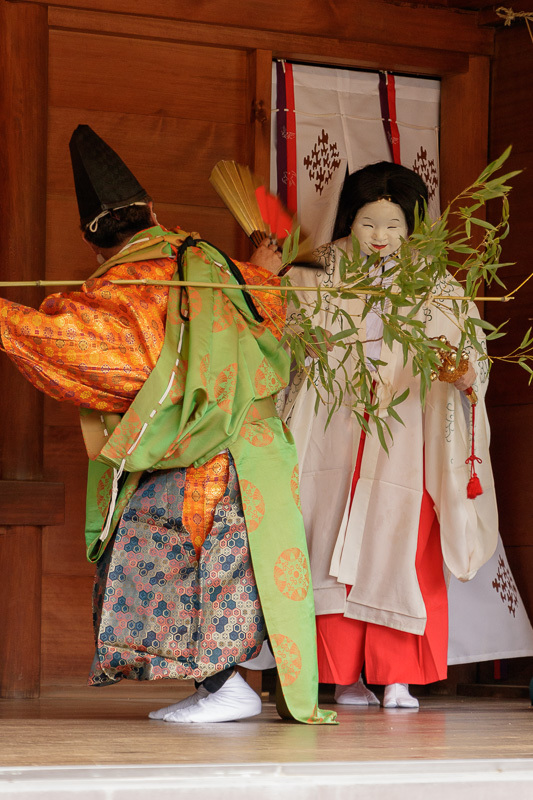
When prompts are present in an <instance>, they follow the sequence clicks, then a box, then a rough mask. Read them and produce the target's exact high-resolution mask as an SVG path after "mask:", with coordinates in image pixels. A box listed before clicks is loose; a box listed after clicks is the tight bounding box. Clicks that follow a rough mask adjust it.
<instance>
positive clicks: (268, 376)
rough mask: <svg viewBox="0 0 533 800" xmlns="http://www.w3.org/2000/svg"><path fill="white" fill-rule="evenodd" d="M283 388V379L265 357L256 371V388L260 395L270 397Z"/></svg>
mask: <svg viewBox="0 0 533 800" xmlns="http://www.w3.org/2000/svg"><path fill="white" fill-rule="evenodd" d="M279 389H281V381H280V379H279V378H278V376H277V375H276V373H275V372H274V370H273V369H272V367H271V366H270V364H269V363H268V361H267V360H266V358H264V359H263V360H262V361H261V363H260V365H259V367H258V368H257V371H256V373H255V390H256V392H257V394H258V395H259V396H260V397H268V396H269V395H271V394H274V393H275V392H277V391H278V390H279Z"/></svg>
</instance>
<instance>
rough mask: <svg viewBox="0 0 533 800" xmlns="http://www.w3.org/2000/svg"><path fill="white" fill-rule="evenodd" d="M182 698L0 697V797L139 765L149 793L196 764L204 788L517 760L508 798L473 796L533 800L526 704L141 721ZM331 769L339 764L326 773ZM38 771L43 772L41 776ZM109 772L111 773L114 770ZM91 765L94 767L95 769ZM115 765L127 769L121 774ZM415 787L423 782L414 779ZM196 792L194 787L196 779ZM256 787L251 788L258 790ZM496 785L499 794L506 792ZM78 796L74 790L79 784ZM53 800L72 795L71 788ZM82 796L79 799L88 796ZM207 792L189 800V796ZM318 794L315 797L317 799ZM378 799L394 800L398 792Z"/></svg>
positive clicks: (170, 691) (125, 693) (120, 689)
mask: <svg viewBox="0 0 533 800" xmlns="http://www.w3.org/2000/svg"><path fill="white" fill-rule="evenodd" d="M189 691H190V690H189V688H188V687H187V686H186V685H185V684H183V683H181V684H179V685H175V684H174V685H173V686H169V685H168V683H167V685H165V683H164V682H161V683H158V684H151V685H146V684H135V683H129V682H127V681H124V682H123V683H122V684H120V685H117V686H113V687H107V688H99V689H97V688H92V689H90V688H88V687H87V688H85V687H81V688H78V689H71V690H59V689H58V690H57V691H49V692H48V693H47V694H45V695H44V696H43V697H42V698H41V699H39V700H1V701H0V731H1V734H0V735H1V743H2V746H1V748H0V766H1V769H0V797H4V796H5V797H7V796H13V797H21V796H24V797H26V796H28V797H30V796H32V797H33V796H34V795H33V794H31V793H30V794H23V795H22V794H20V793H19V794H16V793H15V794H13V795H9V794H7V789H6V786H8V784H9V786H11V789H13V786H14V784H13V780H15V782H16V780H22V779H24V780H27V779H28V776H30V777H32V778H33V779H35V780H37V778H39V780H40V779H41V778H42V775H45V776H46V775H47V776H48V778H47V780H48V779H51V777H50V776H51V775H52V773H53V774H54V775H55V776H56V778H57V777H58V776H59V777H61V776H62V777H61V779H63V778H64V777H65V774H68V775H69V776H70V778H73V777H74V776H76V775H78V776H79V775H80V774H82V775H85V778H86V779H89V778H91V776H92V778H94V779H95V780H96V779H97V778H98V776H100V778H101V777H102V772H101V769H104V771H105V770H106V769H108V770H109V772H108V773H107V775H108V780H109V776H111V775H114V776H115V777H116V778H117V780H118V779H119V778H120V776H121V775H122V777H123V776H124V774H126V773H127V774H128V775H129V776H130V777H129V779H130V780H131V775H132V774H133V773H132V772H131V768H130V769H129V772H128V767H127V765H135V766H134V768H133V769H134V770H136V772H135V774H137V775H138V777H139V779H140V778H141V773H139V772H138V770H139V769H141V768H142V767H143V765H145V766H147V767H148V766H149V767H150V768H151V771H150V770H148V773H146V770H145V772H143V773H142V775H144V776H145V777H146V774H150V775H151V776H152V778H151V783H150V785H151V786H152V788H154V783H153V781H154V776H155V775H156V774H158V775H159V778H161V779H162V776H163V774H164V775H166V776H167V777H168V775H169V773H168V769H169V768H170V769H171V770H172V769H173V770H174V772H172V774H173V775H175V770H176V769H178V768H179V769H180V770H182V772H181V773H180V774H181V775H182V779H180V781H179V783H180V785H181V786H182V788H183V789H185V786H186V784H187V780H186V776H187V775H189V772H190V768H191V767H192V768H193V773H194V774H195V775H196V776H198V774H199V772H198V770H199V767H198V766H197V765H203V766H202V767H201V768H200V773H203V777H204V778H205V779H206V780H207V778H208V777H209V775H211V777H213V775H212V771H213V770H215V773H216V770H217V769H218V773H217V774H218V776H219V777H218V781H219V782H220V776H221V774H222V773H221V769H222V771H224V769H225V770H226V771H225V772H224V774H225V776H226V778H225V783H227V785H228V787H229V785H230V784H231V780H230V779H229V777H228V776H229V773H228V771H227V770H228V769H229V770H230V772H231V769H240V770H241V771H242V770H243V769H244V771H245V773H246V774H247V775H249V773H250V769H251V768H252V765H253V767H254V770H256V771H257V770H259V773H257V774H256V778H258V779H259V778H260V775H261V774H263V773H262V772H261V770H262V769H263V770H266V772H265V773H264V775H263V777H264V776H265V775H266V773H268V774H269V775H270V777H271V778H272V775H273V774H274V773H273V772H272V770H274V772H275V771H276V770H277V776H278V778H279V779H280V780H281V777H280V776H281V773H280V772H279V770H280V769H281V770H282V771H283V770H285V773H284V774H285V777H286V775H287V774H288V773H287V770H289V772H290V770H294V769H297V770H299V771H300V773H301V774H302V775H305V774H307V775H312V774H313V775H315V779H316V780H315V783H314V784H313V785H314V786H315V787H317V786H319V784H320V780H319V779H318V778H319V775H321V776H322V779H324V780H326V778H324V776H325V775H327V774H330V773H331V774H333V773H332V769H333V772H334V773H335V774H336V775H337V776H338V775H339V774H341V773H342V774H345V775H348V773H350V775H352V777H353V775H355V774H358V775H361V774H363V772H364V774H365V775H366V776H367V778H368V775H369V774H370V773H372V774H374V773H373V772H372V771H374V772H375V773H376V774H378V773H379V775H380V776H381V777H382V776H383V775H385V774H388V773H389V772H390V770H393V771H394V770H397V769H400V772H401V770H402V769H403V767H402V766H401V762H403V764H404V765H405V764H407V765H408V769H409V770H411V771H412V769H413V768H414V769H415V771H416V770H418V772H417V774H418V775H419V776H420V775H422V774H425V775H426V776H427V775H428V774H429V773H430V772H432V774H435V769H437V772H438V771H439V769H442V770H444V772H446V774H448V772H450V771H451V772H453V770H454V763H456V764H457V765H461V764H462V765H465V764H467V763H469V764H470V766H468V769H469V770H471V769H474V771H476V770H477V771H479V770H480V769H482V767H481V765H484V766H483V769H482V771H484V772H483V774H485V773H486V769H489V771H491V770H492V771H493V772H494V774H496V775H499V777H500V778H501V777H502V774H503V773H504V772H505V770H506V769H507V770H508V769H509V764H511V765H513V764H514V765H515V766H516V767H517V768H518V770H519V773H520V774H519V775H518V774H514V772H513V775H514V777H513V780H511V784H512V785H513V787H514V788H513V789H512V791H511V790H510V789H509V786H508V787H507V788H508V789H509V791H511V794H507V793H503V794H501V795H500V794H499V793H496V794H490V795H486V794H485V795H483V794H481V795H479V796H480V797H487V798H490V800H492V798H500V797H502V798H504V797H512V798H513V800H519V798H521V797H522V796H523V797H527V798H532V797H533V708H532V707H531V705H530V703H529V700H528V699H525V698H521V699H517V698H513V699H492V698H490V699H489V698H468V697H424V698H422V700H421V708H420V710H419V711H416V710H415V711H413V710H402V709H383V708H375V707H373V708H367V709H358V708H353V707H352V708H350V707H347V706H336V709H337V711H338V714H339V722H340V724H339V725H338V726H306V725H298V724H294V723H289V722H285V721H282V720H280V719H279V718H278V716H277V714H276V710H275V707H274V705H273V703H271V702H269V701H268V700H265V701H264V704H263V712H262V713H261V715H260V716H259V717H255V718H253V719H250V720H242V721H240V722H234V723H223V724H218V725H213V724H212V725H172V724H168V723H165V722H160V721H155V720H149V719H148V718H147V714H148V712H149V711H150V710H152V709H154V708H158V707H160V706H163V705H166V704H167V703H169V702H173V701H174V702H175V701H176V700H177V699H180V696H184V694H188V693H189ZM330 707H334V706H330ZM509 760H510V761H509ZM476 761H477V762H478V763H477V765H476ZM386 762H390V763H389V764H387V763H386ZM452 762H454V763H452ZM332 764H334V765H337V766H336V767H333V768H332ZM435 764H437V766H435ZM372 765H373V766H372ZM398 765H400V766H398ZM43 767H44V768H47V769H48V772H45V771H43V770H42V769H41V768H43ZM56 767H65V768H66V769H67V773H65V771H64V770H63V772H61V770H59V771H58V770H56V771H55V772H54V770H52V772H50V768H56ZM75 767H78V768H83V769H85V772H83V770H82V772H81V773H80V771H79V770H76V769H74V768H75ZM95 767H98V768H101V769H100V772H98V773H95V772H94V768H95ZM113 767H116V768H117V769H115V770H112V768H113ZM20 768H23V769H20ZM24 768H32V769H29V770H27V769H24ZM86 768H93V771H92V772H91V771H90V770H89V771H87V769H86ZM118 768H120V770H122V772H120V770H119V771H117V770H118ZM154 769H155V770H156V772H154V771H153V770H154ZM158 769H159V770H160V772H159V773H157V770H158ZM513 769H514V767H513ZM68 770H70V772H68ZM124 770H126V773H125V772H124ZM161 770H163V772H161ZM369 770H370V772H369ZM524 770H525V772H524ZM463 771H464V770H463ZM252 772H253V770H252ZM451 772H450V774H451ZM145 773H146V774H145ZM526 773H527V775H526ZM176 774H177V773H176ZM395 774H396V773H395ZM476 774H477V773H476ZM491 774H492V773H491ZM517 775H518V777H517ZM13 776H15V777H13ZM189 777H191V776H190V775H189ZM478 777H479V776H478ZM518 778H520V780H521V781H522V783H520V780H518ZM526 778H527V780H526ZM213 779H214V778H213ZM380 779H381V778H380ZM102 780H103V778H102ZM169 780H170V778H169ZM176 780H177V779H176ZM191 780H192V778H191ZM265 780H266V779H265ZM331 780H333V779H331ZM331 780H330V781H329V784H328V785H329V787H330V788H331V787H332V784H331ZM365 780H366V779H365ZM417 780H418V782H420V780H419V778H417ZM469 780H470V779H469ZM480 780H481V779H480V778H479V779H478V781H477V783H478V785H479V786H478V788H481V783H480ZM524 780H526V783H524ZM228 781H229V783H228ZM513 781H514V783H513ZM367 782H368V781H367ZM326 783H327V781H326ZM467 783H468V781H467ZM285 784H286V785H287V786H288V785H289V784H290V781H289V783H287V782H286V781H285ZM522 784H523V786H526V785H527V786H528V789H527V790H526V793H525V794H524V795H522V794H521V793H520V791H519V789H520V786H522ZM45 785H46V784H43V787H44V786H45ZM117 785H118V784H117ZM192 785H193V787H194V786H196V787H197V785H198V784H197V781H196V783H194V782H193V784H192ZM239 785H240V784H239ZM243 785H244V784H243ZM258 785H259V784H257V783H255V787H256V789H257V786H258ZM106 787H107V788H106V791H107V793H104V794H102V795H100V794H97V793H96V794H94V793H90V794H87V795H86V797H87V800H89V798H93V797H94V798H99V797H102V798H104V797H105V798H108V797H109V798H110V797H113V798H114V797H117V798H118V797H123V796H124V797H125V796H126V795H122V794H120V793H119V794H111V793H109V791H110V790H109V783H107V784H106ZM352 788H353V786H352ZM420 788H421V787H420ZM448 788H450V787H448ZM501 788H502V791H503V784H502V787H501ZM130 790H131V786H130ZM427 790H428V787H427V786H426V789H425V791H427ZM76 791H78V792H79V787H78V789H77V790H76ZM35 796H36V797H43V798H44V797H48V794H47V793H46V792H45V791H44V788H43V789H42V791H40V792H39V793H37V794H36V795H35ZM50 796H51V797H55V796H59V795H55V794H51V795H50ZM60 796H61V797H69V796H70V795H69V794H68V792H67V793H66V794H64V793H61V795H60ZM72 796H74V794H73V795H72ZM76 796H78V795H76ZM79 796H80V797H82V796H83V797H84V798H85V794H83V795H79ZM130 796H131V797H132V798H133V797H136V794H135V793H133V794H131V792H130ZM178 796H179V797H181V794H179V795H178V794H173V793H170V794H168V797H169V798H170V797H178ZM203 796H204V795H203V794H202V793H201V792H200V793H199V792H198V791H197V792H196V798H198V797H203ZM206 796H209V795H208V794H207V795H206ZM222 796H224V797H225V793H224V795H220V793H219V795H218V798H217V800H220V797H222ZM237 796H240V795H238V794H237V795H236V794H235V793H234V794H233V797H234V798H235V797H237ZM253 796H254V797H256V798H257V797H263V796H265V797H270V796H272V797H276V798H278V800H279V798H281V794H280V792H279V791H278V790H275V791H274V789H273V790H272V794H266V795H263V794H257V791H256V790H254V793H253ZM283 796H285V795H283ZM302 796H303V797H314V796H315V795H314V794H312V793H311V794H309V793H308V794H304V795H302ZM316 796H317V797H322V795H320V794H319V795H316ZM324 796H326V795H324ZM328 796H329V797H330V798H341V797H344V796H345V795H343V794H342V793H341V792H339V793H334V794H329V795H328ZM351 796H352V797H353V795H351ZM367 796H368V797H371V796H372V797H374V795H370V794H368V795H366V794H361V793H360V794H358V795H357V797H358V798H360V797H361V798H362V797H367ZM375 796H376V797H379V798H381V797H387V798H393V797H394V798H395V797H396V794H383V795H375ZM400 796H403V795H398V797H400ZM405 796H409V797H410V798H413V797H415V796H418V795H415V794H414V793H413V790H412V787H411V789H410V790H409V793H408V794H406V795H405ZM465 796H468V797H469V798H470V800H472V798H474V797H478V795H477V794H476V793H475V792H474V793H472V790H471V787H470V794H469V795H465ZM158 797H159V798H161V800H162V798H166V797H167V795H166V794H165V793H163V794H160V793H158ZM290 797H291V798H292V800H297V798H299V797H300V795H299V794H298V793H297V792H296V793H294V792H292V793H291V795H290ZM437 797H438V793H435V792H433V794H432V800H436V798H437ZM460 797H462V795H461V793H460V792H459V791H458V789H457V787H456V789H455V790H454V800H458V798H460Z"/></svg>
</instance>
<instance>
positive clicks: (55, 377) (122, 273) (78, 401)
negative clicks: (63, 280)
mask: <svg viewBox="0 0 533 800" xmlns="http://www.w3.org/2000/svg"><path fill="white" fill-rule="evenodd" d="M174 267H175V262H174V260H173V259H170V258H164V259H158V260H151V261H147V262H142V261H139V262H136V263H134V264H121V265H119V266H116V267H113V268H112V269H110V270H109V272H108V273H107V274H106V276H105V278H99V279H96V280H93V281H88V282H87V283H86V284H84V286H83V287H82V290H81V291H79V292H69V293H68V294H54V295H50V296H49V297H48V298H47V299H46V300H45V301H44V303H42V305H41V307H40V308H39V310H35V309H33V308H28V307H26V306H21V305H18V304H16V303H12V302H10V301H7V300H2V299H0V331H1V338H2V347H3V349H4V350H5V351H6V353H7V354H8V356H9V357H10V358H11V359H12V360H13V361H14V362H15V363H16V365H17V367H18V368H19V369H20V371H21V372H22V373H23V374H24V375H25V377H27V378H28V380H30V381H31V383H32V384H33V385H34V386H35V387H36V388H37V389H40V390H42V391H43V392H45V393H46V394H48V395H50V396H51V397H53V398H55V399H56V400H62V401H68V402H71V403H74V404H75V405H77V406H82V407H85V408H92V409H98V410H101V411H116V412H123V411H126V409H127V408H128V406H129V405H130V403H131V402H132V400H133V398H134V397H135V395H136V394H137V392H138V391H139V389H140V388H141V386H142V384H143V383H144V381H145V380H146V378H147V377H148V375H149V374H150V372H151V370H152V369H153V367H154V366H155V363H156V361H157V358H158V356H159V353H160V351H161V347H162V345H163V340H164V336H165V319H166V309H167V295H168V288H167V287H156V286H146V287H140V286H113V285H112V284H110V283H109V279H120V278H134V279H136V278H152V279H160V280H166V279H169V278H171V277H172V274H173V271H174Z"/></svg>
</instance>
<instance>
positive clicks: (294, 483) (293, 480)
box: [291, 464, 301, 510]
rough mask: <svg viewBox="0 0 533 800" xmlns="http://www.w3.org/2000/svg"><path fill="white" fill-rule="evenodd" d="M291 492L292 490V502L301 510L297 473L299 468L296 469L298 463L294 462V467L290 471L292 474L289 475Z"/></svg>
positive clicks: (298, 476) (298, 475)
mask: <svg viewBox="0 0 533 800" xmlns="http://www.w3.org/2000/svg"><path fill="white" fill-rule="evenodd" d="M291 492H292V496H293V498H294V502H295V503H296V505H297V506H298V508H299V509H300V510H301V504H300V474H299V470H298V464H296V466H295V467H294V469H293V471H292V475H291Z"/></svg>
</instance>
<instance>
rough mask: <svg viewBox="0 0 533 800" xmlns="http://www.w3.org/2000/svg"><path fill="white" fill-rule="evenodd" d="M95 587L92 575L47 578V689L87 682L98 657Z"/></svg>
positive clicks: (44, 677)
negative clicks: (93, 607)
mask: <svg viewBox="0 0 533 800" xmlns="http://www.w3.org/2000/svg"><path fill="white" fill-rule="evenodd" d="M92 585H93V578H92V576H90V575H87V576H81V575H74V576H68V575H44V577H43V608H44V609H45V610H46V613H45V614H44V615H43V623H42V642H43V648H42V685H43V687H46V686H49V685H51V684H52V685H53V684H62V685H63V686H65V685H67V686H68V685H69V684H77V685H83V684H85V683H86V682H87V675H88V674H89V669H90V666H91V662H92V658H93V655H94V639H93V631H92V625H91V616H92V610H91V597H92ZM95 691H96V690H95Z"/></svg>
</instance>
